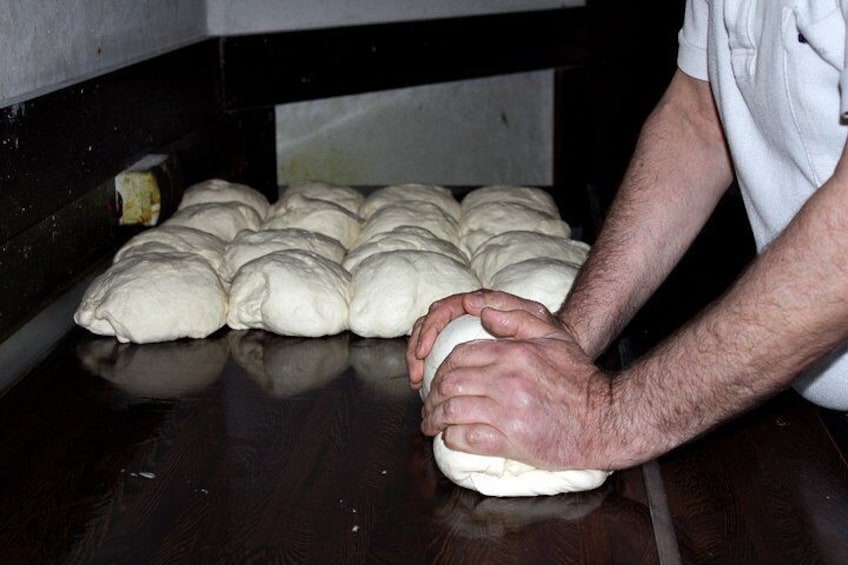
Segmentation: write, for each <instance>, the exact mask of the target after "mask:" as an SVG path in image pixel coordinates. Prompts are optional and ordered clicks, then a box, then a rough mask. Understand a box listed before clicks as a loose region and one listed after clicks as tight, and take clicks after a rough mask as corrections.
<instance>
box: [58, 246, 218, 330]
mask: <svg viewBox="0 0 848 565" xmlns="http://www.w3.org/2000/svg"><path fill="white" fill-rule="evenodd" d="M226 320H227V292H226V290H225V289H224V285H223V283H222V282H221V279H220V278H219V277H218V274H217V273H216V272H215V270H214V269H213V268H212V266H211V265H210V264H209V262H208V261H206V260H205V259H203V258H202V257H200V256H198V255H195V254H193V253H148V254H145V255H136V256H135V257H127V258H125V259H123V260H121V261H118V262H117V263H115V264H113V265H112V266H111V267H109V269H108V270H107V271H106V272H105V273H103V274H101V275H100V276H98V277H97V278H96V279H94V281H92V283H91V285H89V287H88V289H87V290H86V292H85V295H84V296H83V299H82V302H81V303H80V305H79V307H78V308H77V311H76V313H75V314H74V321H75V322H76V323H77V324H79V325H80V326H82V327H84V328H86V329H88V330H89V331H91V332H92V333H95V334H98V335H114V336H115V337H116V338H117V339H118V341H120V342H122V343H127V342H133V343H153V342H159V341H170V340H174V339H180V338H183V337H190V338H203V337H206V336H208V335H210V334H212V333H214V332H215V331H217V330H218V329H219V328H221V327H222V326H223V325H224V323H225V322H226Z"/></svg>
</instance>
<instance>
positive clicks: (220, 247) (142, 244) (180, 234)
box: [112, 225, 226, 273]
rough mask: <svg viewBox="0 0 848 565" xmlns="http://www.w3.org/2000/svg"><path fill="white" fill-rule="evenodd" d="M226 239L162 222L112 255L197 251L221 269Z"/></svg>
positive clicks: (216, 269)
mask: <svg viewBox="0 0 848 565" xmlns="http://www.w3.org/2000/svg"><path fill="white" fill-rule="evenodd" d="M225 248H226V243H224V241H223V240H222V239H221V238H219V237H216V236H214V235H212V234H211V233H207V232H205V231H200V230H196V229H194V228H186V227H183V226H168V225H162V226H158V227H155V228H150V229H147V230H144V231H143V232H141V233H139V234H138V235H136V236H134V237H133V238H132V239H130V240H129V241H128V242H126V243H125V244H124V245H123V246H122V247H121V248H120V249H119V250H118V252H117V253H115V257H114V258H113V260H112V261H113V262H114V263H117V262H118V261H120V260H121V259H124V258H127V257H134V256H135V255H146V254H148V253H174V252H177V253H194V254H195V255H200V256H201V257H203V258H204V259H206V260H207V261H209V264H210V265H212V268H214V269H215V271H216V272H218V273H220V272H221V268H222V266H223V263H224V250H225Z"/></svg>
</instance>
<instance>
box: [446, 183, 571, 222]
mask: <svg viewBox="0 0 848 565" xmlns="http://www.w3.org/2000/svg"><path fill="white" fill-rule="evenodd" d="M491 202H499V203H512V204H521V205H522V206H526V207H528V208H533V209H534V210H538V211H539V212H543V213H545V214H548V215H550V216H553V217H555V218H559V208H557V205H556V203H555V202H554V199H553V197H552V196H551V195H550V194H549V193H548V192H546V191H544V190H542V189H541V188H536V187H532V186H512V185H505V184H499V185H491V186H483V187H480V188H478V189H476V190H472V191H471V192H469V193H468V194H466V195H465V198H463V199H462V213H463V214H466V213H468V211H469V210H471V209H472V208H474V207H475V206H479V205H480V204H488V203H491Z"/></svg>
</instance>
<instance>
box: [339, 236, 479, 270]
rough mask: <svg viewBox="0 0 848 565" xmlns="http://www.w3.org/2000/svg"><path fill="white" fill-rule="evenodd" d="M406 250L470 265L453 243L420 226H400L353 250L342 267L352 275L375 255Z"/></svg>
mask: <svg viewBox="0 0 848 565" xmlns="http://www.w3.org/2000/svg"><path fill="white" fill-rule="evenodd" d="M404 249H409V250H418V251H433V252H436V253H441V254H442V255H447V256H448V257H450V258H451V259H456V260H457V261H459V262H460V263H464V264H468V258H467V257H466V256H465V254H464V253H463V252H462V251H461V250H460V249H459V247H457V246H456V245H454V244H453V243H451V242H449V241H445V240H444V239H439V238H438V237H436V236H435V235H433V232H431V231H429V230H426V229H424V228H419V227H418V226H399V227H397V228H395V229H393V230H391V231H387V232H384V233H379V234H377V235H375V236H374V237H372V238H371V239H369V240H368V241H364V242H362V244H361V245H357V246H356V247H354V248H353V249H351V250H350V252H348V254H347V256H346V257H345V259H344V263H343V264H342V265H343V266H344V268H345V269H347V270H348V271H350V272H351V273H352V272H353V271H354V270H355V269H356V267H357V265H359V264H360V263H361V262H362V261H364V260H365V259H367V258H368V257H371V256H372V255H374V254H375V253H383V252H386V251H399V250H404Z"/></svg>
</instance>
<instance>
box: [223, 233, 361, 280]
mask: <svg viewBox="0 0 848 565" xmlns="http://www.w3.org/2000/svg"><path fill="white" fill-rule="evenodd" d="M290 249H301V250H304V251H311V252H312V253H316V254H317V255H320V256H321V257H324V258H325V259H329V260H330V261H333V262H335V263H341V262H342V259H343V258H344V255H345V248H344V247H343V246H342V244H341V243H339V242H338V241H336V240H335V239H333V238H331V237H327V236H326V235H323V234H320V233H316V232H311V231H306V230H301V229H297V228H289V229H285V230H268V231H264V230H263V231H257V232H251V231H244V232H241V233H240V234H238V235H237V236H236V238H235V239H234V240H233V241H232V242H230V244H229V245H227V249H226V252H225V253H224V268H223V271H222V275H223V277H224V278H225V279H227V280H231V279H232V278H233V277H234V276H235V274H236V271H238V270H239V268H241V266H242V265H244V264H245V263H248V262H250V261H252V260H254V259H258V258H259V257H262V256H264V255H268V254H269V253H273V252H275V251H287V250H290Z"/></svg>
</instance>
